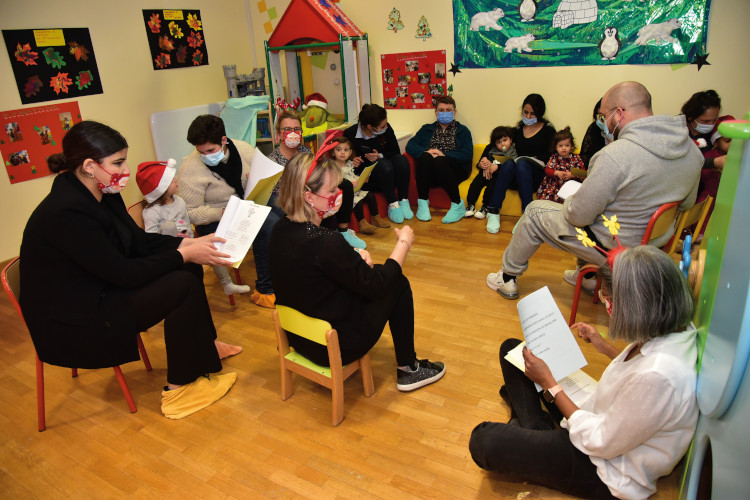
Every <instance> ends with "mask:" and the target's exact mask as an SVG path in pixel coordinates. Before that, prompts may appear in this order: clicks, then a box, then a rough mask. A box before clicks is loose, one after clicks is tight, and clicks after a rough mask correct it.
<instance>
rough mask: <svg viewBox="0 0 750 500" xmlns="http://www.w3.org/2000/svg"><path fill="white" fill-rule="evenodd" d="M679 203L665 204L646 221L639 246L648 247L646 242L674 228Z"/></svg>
mask: <svg viewBox="0 0 750 500" xmlns="http://www.w3.org/2000/svg"><path fill="white" fill-rule="evenodd" d="M680 203H682V202H681V201H673V202H671V203H665V204H664V205H662V206H660V207H659V208H658V209H657V210H656V212H654V215H652V216H651V219H649V221H648V226H646V232H645V233H644V234H643V239H642V240H641V245H648V242H649V241H651V240H653V239H655V238H658V237H660V236H663V235H664V234H665V233H666V232H667V231H669V229H670V228H671V227H673V226H674V223H675V218H676V216H677V207H678V206H680Z"/></svg>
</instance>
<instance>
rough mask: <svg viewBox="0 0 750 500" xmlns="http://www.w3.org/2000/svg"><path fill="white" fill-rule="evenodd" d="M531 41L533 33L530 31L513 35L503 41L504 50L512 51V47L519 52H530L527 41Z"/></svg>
mask: <svg viewBox="0 0 750 500" xmlns="http://www.w3.org/2000/svg"><path fill="white" fill-rule="evenodd" d="M532 41H534V35H532V34H531V33H526V34H525V35H523V36H514V37H512V38H508V41H507V42H505V49H504V52H513V49H516V50H518V53H519V54H520V53H521V51H522V50H523V51H524V52H531V49H530V48H529V43H531V42H532Z"/></svg>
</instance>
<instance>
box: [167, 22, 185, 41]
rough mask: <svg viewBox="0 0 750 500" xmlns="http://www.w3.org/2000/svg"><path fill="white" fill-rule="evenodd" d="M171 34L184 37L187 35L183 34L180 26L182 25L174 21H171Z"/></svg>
mask: <svg viewBox="0 0 750 500" xmlns="http://www.w3.org/2000/svg"><path fill="white" fill-rule="evenodd" d="M169 34H170V35H172V36H173V37H175V38H182V37H183V36H185V35H183V34H182V28H180V26H179V25H178V24H177V23H176V22H174V21H171V22H170V23H169Z"/></svg>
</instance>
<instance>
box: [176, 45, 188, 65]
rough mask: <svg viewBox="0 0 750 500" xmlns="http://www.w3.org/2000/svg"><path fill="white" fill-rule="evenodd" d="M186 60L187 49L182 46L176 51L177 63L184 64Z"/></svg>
mask: <svg viewBox="0 0 750 500" xmlns="http://www.w3.org/2000/svg"><path fill="white" fill-rule="evenodd" d="M186 60H187V47H186V46H184V45H183V46H182V47H180V48H179V49H177V63H178V64H185V61H186Z"/></svg>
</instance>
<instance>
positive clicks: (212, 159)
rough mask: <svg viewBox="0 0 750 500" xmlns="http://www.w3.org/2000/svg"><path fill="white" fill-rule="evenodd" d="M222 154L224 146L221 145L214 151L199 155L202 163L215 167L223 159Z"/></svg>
mask: <svg viewBox="0 0 750 500" xmlns="http://www.w3.org/2000/svg"><path fill="white" fill-rule="evenodd" d="M224 156H225V155H224V148H223V147H222V148H221V149H219V150H218V151H217V152H215V153H210V154H207V155H201V160H203V163H205V164H206V165H208V166H209V167H215V166H216V165H218V164H219V162H220V161H221V160H223V159H224Z"/></svg>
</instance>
